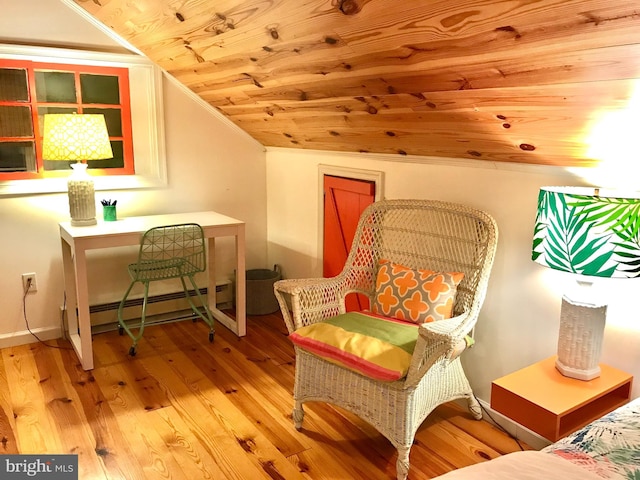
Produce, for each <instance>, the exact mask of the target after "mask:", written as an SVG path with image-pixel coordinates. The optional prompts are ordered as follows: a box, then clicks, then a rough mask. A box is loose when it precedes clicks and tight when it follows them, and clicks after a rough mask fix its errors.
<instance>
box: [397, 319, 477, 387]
mask: <svg viewBox="0 0 640 480" xmlns="http://www.w3.org/2000/svg"><path fill="white" fill-rule="evenodd" d="M469 317H470V313H469V312H465V313H463V314H461V315H457V316H455V317H452V318H448V319H446V320H439V321H437V322H429V323H422V324H420V326H419V330H418V332H419V335H418V341H417V342H416V347H415V349H414V350H413V356H412V359H411V365H410V367H409V371H408V372H407V379H406V382H405V386H406V387H410V386H413V385H416V384H417V383H418V382H419V381H420V379H421V378H422V377H423V376H424V375H425V373H427V371H428V370H429V369H430V368H431V367H432V366H434V365H435V364H436V363H438V362H442V361H450V360H452V359H453V358H455V356H454V352H455V351H456V347H457V345H458V344H459V342H461V341H464V337H465V335H467V333H469V331H470V330H471V328H472V325H469V320H470V318H469ZM465 327H468V328H465Z"/></svg>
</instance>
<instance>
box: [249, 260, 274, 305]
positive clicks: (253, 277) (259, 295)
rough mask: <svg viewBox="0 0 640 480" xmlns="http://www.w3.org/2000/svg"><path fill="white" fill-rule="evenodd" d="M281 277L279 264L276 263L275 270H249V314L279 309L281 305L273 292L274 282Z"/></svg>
mask: <svg viewBox="0 0 640 480" xmlns="http://www.w3.org/2000/svg"><path fill="white" fill-rule="evenodd" d="M281 278H282V275H281V274H280V268H279V267H278V265H274V266H273V270H269V269H268V268H256V269H253V270H247V273H246V279H247V315H266V314H268V313H273V312H277V311H278V308H280V307H279V306H278V300H277V299H276V296H275V294H274V293H273V284H274V283H276V282H277V281H278V280H280V279H281Z"/></svg>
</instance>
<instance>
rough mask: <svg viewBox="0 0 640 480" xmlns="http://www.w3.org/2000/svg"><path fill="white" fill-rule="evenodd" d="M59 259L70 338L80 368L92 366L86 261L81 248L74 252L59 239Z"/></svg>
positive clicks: (87, 368)
mask: <svg viewBox="0 0 640 480" xmlns="http://www.w3.org/2000/svg"><path fill="white" fill-rule="evenodd" d="M62 263H63V268H64V285H65V290H66V292H67V319H68V328H69V332H68V335H69V340H70V341H71V345H73V349H74V350H75V351H76V355H78V358H79V359H80V363H81V364H82V368H83V369H85V370H91V369H92V368H93V347H92V345H91V319H90V317H89V288H88V285H87V262H86V254H85V252H84V251H78V250H76V252H75V258H74V256H73V253H72V249H71V246H70V245H69V244H68V243H67V242H66V241H64V240H62Z"/></svg>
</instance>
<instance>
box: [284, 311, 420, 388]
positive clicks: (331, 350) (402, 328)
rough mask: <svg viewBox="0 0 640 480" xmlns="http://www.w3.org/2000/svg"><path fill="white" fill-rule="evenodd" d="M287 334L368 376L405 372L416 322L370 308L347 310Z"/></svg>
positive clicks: (312, 350) (385, 376) (387, 377)
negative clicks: (374, 311) (380, 313)
mask: <svg viewBox="0 0 640 480" xmlns="http://www.w3.org/2000/svg"><path fill="white" fill-rule="evenodd" d="M289 338H290V339H291V341H292V342H293V343H294V345H297V346H298V347H300V348H302V349H304V350H306V351H308V352H310V353H313V354H315V355H318V356H320V357H322V358H324V359H326V360H328V361H330V362H333V363H336V364H338V365H342V366H344V367H346V368H349V369H351V370H354V371H356V372H358V373H361V374H363V375H366V376H367V377H370V378H374V379H377V380H383V381H394V380H400V379H401V378H403V377H404V376H406V374H407V371H408V370H409V365H410V363H411V355H412V354H413V350H414V348H415V346H416V340H417V338H418V325H417V324H415V323H410V322H404V321H401V320H397V319H394V318H387V317H382V316H379V315H375V314H372V313H369V312H349V313H345V314H342V315H338V316H337V317H333V318H329V319H327V320H325V321H323V322H319V323H315V324H313V325H308V326H306V327H302V328H299V329H298V330H296V331H295V332H293V333H292V334H291V335H289Z"/></svg>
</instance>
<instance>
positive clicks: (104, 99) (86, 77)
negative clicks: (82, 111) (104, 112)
mask: <svg viewBox="0 0 640 480" xmlns="http://www.w3.org/2000/svg"><path fill="white" fill-rule="evenodd" d="M80 86H81V89H82V90H81V92H82V103H106V104H109V105H120V89H119V88H118V77H114V76H112V75H90V74H80Z"/></svg>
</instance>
